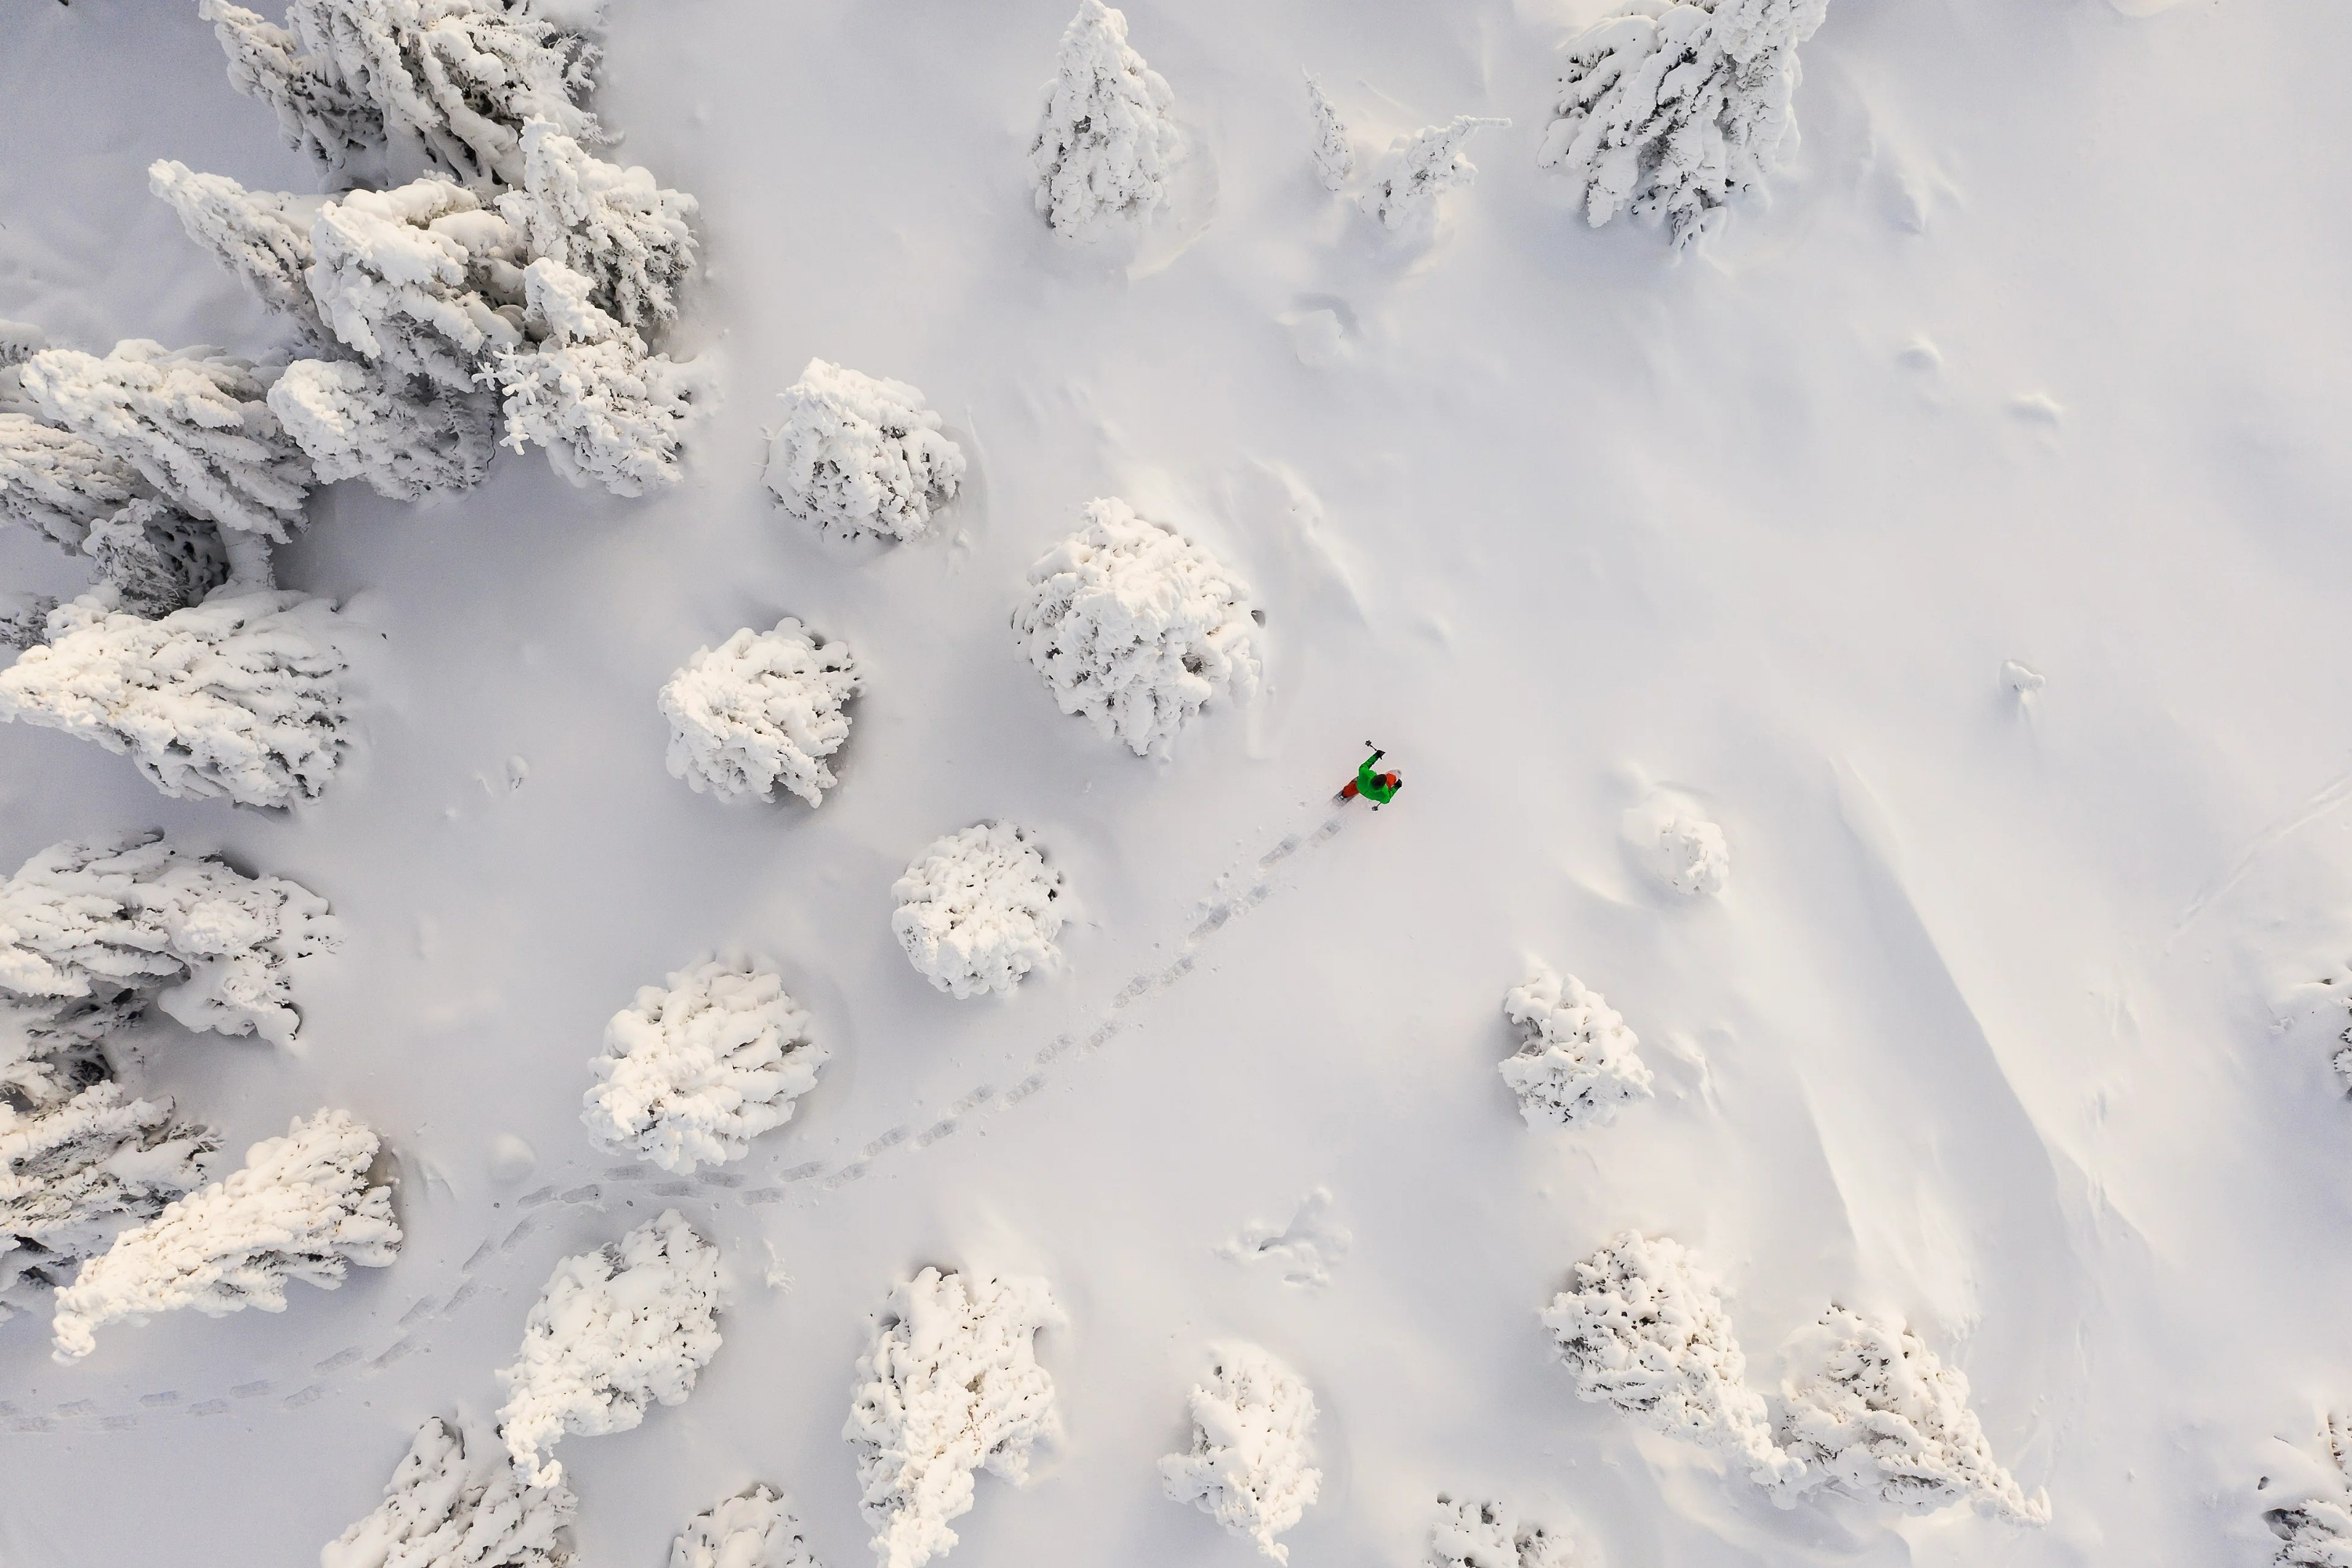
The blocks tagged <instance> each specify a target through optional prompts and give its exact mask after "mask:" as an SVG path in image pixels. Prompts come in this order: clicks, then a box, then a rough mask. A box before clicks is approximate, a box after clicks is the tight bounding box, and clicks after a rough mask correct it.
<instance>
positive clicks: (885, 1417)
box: [841, 1268, 1065, 1568]
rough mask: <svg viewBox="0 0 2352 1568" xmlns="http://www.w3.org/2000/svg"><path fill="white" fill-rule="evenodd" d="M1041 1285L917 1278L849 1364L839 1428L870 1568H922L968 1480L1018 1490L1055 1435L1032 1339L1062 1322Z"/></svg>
mask: <svg viewBox="0 0 2352 1568" xmlns="http://www.w3.org/2000/svg"><path fill="white" fill-rule="evenodd" d="M1064 1321H1065V1320H1064V1318H1063V1316H1062V1312H1061V1310H1060V1309H1059V1308H1058V1307H1056V1306H1055V1305H1054V1298H1053V1294H1052V1292H1051V1291H1049V1290H1048V1289H1046V1286H1045V1281H1044V1280H1043V1279H1024V1278H1017V1277H1016V1278H1011V1279H1003V1278H998V1277H995V1276H990V1275H982V1276H972V1275H969V1274H960V1273H948V1274H942V1273H940V1270H938V1269H936V1268H926V1269H924V1270H923V1271H922V1272H921V1273H920V1274H918V1275H916V1276H915V1277H914V1278H913V1279H909V1280H907V1281H905V1282H904V1283H902V1284H900V1285H899V1286H898V1289H896V1290H894V1291H892V1292H891V1294H890V1300H889V1303H888V1305H887V1307H885V1308H884V1310H883V1312H882V1317H881V1321H880V1322H879V1323H877V1325H876V1328H875V1331H874V1341H873V1343H872V1344H871V1345H869V1346H868V1347H867V1349H866V1353H865V1354H864V1355H862V1356H860V1357H858V1358H857V1390H856V1394H855V1395H854V1397H853V1398H852V1400H851V1403H850V1407H849V1424H848V1425H847V1426H845V1427H844V1428H843V1429H842V1434H841V1435H842V1436H843V1437H845V1439H847V1440H848V1442H849V1445H850V1447H852V1448H853V1449H854V1450H855V1451H856V1455H857V1484H858V1487H859V1489H861V1491H862V1493H863V1496H862V1498H861V1500H860V1503H859V1507H860V1508H861V1510H863V1512H864V1513H865V1515H866V1523H868V1524H870V1525H872V1526H873V1527H874V1531H875V1535H874V1541H873V1546H874V1554H875V1559H876V1562H877V1564H878V1568H921V1564H923V1563H928V1562H929V1561H930V1560H931V1559H932V1558H933V1557H936V1556H939V1555H940V1554H941V1553H943V1552H946V1551H947V1550H948V1549H949V1548H950V1547H951V1546H953V1545H954V1544H955V1543H956V1532H955V1531H953V1530H951V1529H950V1528H949V1523H950V1521H952V1520H955V1519H957V1518H960V1517H961V1516H962V1515H963V1514H965V1513H967V1512H969V1511H971V1501H972V1472H973V1471H975V1470H977V1469H979V1468H981V1467H982V1466H986V1467H987V1468H988V1470H989V1472H990V1473H991V1474H992V1475H996V1476H1000V1477H1002V1478H1003V1479H1005V1480H1008V1481H1011V1482H1013V1484H1014V1485H1016V1486H1017V1485H1020V1484H1022V1483H1023V1482H1024V1481H1026V1480H1027V1479H1028V1476H1029V1455H1030V1450H1031V1449H1032V1448H1033V1447H1035V1446H1036V1445H1037V1444H1038V1443H1040V1442H1045V1443H1048V1444H1051V1443H1054V1442H1056V1441H1058V1440H1059V1439H1060V1436H1061V1415H1060V1413H1059V1411H1058V1409H1057V1408H1056V1406H1055V1399H1054V1380H1053V1378H1052V1377H1051V1376H1049V1375H1048V1374H1047V1373H1046V1372H1045V1368H1044V1367H1042V1366H1040V1365H1038V1364H1037V1350H1036V1340H1037V1333H1038V1331H1040V1330H1042V1329H1048V1328H1055V1327H1058V1326H1060V1325H1061V1324H1062V1323H1063V1322H1064Z"/></svg>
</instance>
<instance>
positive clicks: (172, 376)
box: [19, 338, 311, 542]
mask: <svg viewBox="0 0 2352 1568" xmlns="http://www.w3.org/2000/svg"><path fill="white" fill-rule="evenodd" d="M19 374H20V375H21V376H22V377H23V382H24V387H25V390H26V392H27V393H28V394H30V395H32V396H33V397H34V398H35V399H36V400H37V402H38V403H39V404H40V406H41V412H42V414H43V415H45V416H47V418H49V419H50V420H52V421H54V422H55V423H56V424H58V425H59V426H63V427H65V428H66V429H68V430H70V431H72V432H73V433H74V434H75V435H77V436H80V437H84V438H86V439H87V440H89V442H90V443H91V444H92V445H94V446H96V447H98V448H99V449H100V450H101V451H103V452H105V453H106V454H107V455H108V456H110V457H112V458H118V459H120V460H121V461H122V462H124V463H127V464H129V465H130V466H131V468H135V469H137V470H138V472H139V476H140V477H141V478H142V479H145V480H146V481H147V483H149V484H150V485H152V486H153V487H154V488H155V489H156V490H157V491H158V492H159V493H161V494H162V495H163V498H164V499H165V500H169V501H170V502H171V503H172V504H173V506H175V507H178V508H179V509H180V510H183V511H185V512H187V513H189V514H190V515H192V516H194V517H201V518H205V519H206V520H208V521H212V522H215V523H218V524H219V525H220V526H221V527H223V528H226V529H236V530H238V531H243V532H246V533H253V534H257V535H259V536H260V537H262V538H264V539H268V540H272V541H278V542H282V541H284V540H285V539H286V537H287V536H288V534H289V532H290V531H293V530H295V529H299V528H300V527H301V526H302V521H303V517H302V508H303V504H304V502H305V501H306V500H308V499H309V497H310V484H311V474H310V459H309V458H305V457H304V456H303V455H302V449H301V448H300V447H297V446H296V445H295V444H294V442H293V440H292V438H291V437H289V436H288V435H287V434H286V432H285V430H284V429H283V428H282V427H281V426H279V425H278V416H276V415H275V414H272V413H271V412H270V411H269V405H268V402H267V401H265V400H266V398H267V397H268V392H269V384H270V382H271V381H272V380H273V379H274V378H275V375H276V373H275V372H274V371H264V370H259V369H257V368H256V367H255V366H254V365H253V364H252V363H249V362H247V361H245V360H242V359H238V358H236V356H234V355H231V354H223V353H215V351H213V350H211V349H205V348H194V349H179V350H170V349H166V348H164V347H163V344H161V343H159V342H152V341H151V340H149V339H145V338H131V339H128V340H126V341H124V342H119V343H117V344H115V345H114V349H113V352H112V353H109V354H108V355H107V356H106V357H105V358H103V359H100V358H99V357H98V356H97V355H95V354H86V353H79V352H78V351H76V350H73V349H44V350H42V351H41V352H40V353H37V354H35V355H34V356H33V357H32V358H30V359H28V360H26V362H25V363H24V365H23V367H22V369H21V371H20V372H19Z"/></svg>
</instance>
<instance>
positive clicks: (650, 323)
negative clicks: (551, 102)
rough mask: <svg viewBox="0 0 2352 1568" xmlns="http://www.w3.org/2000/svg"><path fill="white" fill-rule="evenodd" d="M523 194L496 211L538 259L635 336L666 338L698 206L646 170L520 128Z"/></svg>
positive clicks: (690, 255) (551, 131)
mask: <svg viewBox="0 0 2352 1568" xmlns="http://www.w3.org/2000/svg"><path fill="white" fill-rule="evenodd" d="M522 160H523V164H522V167H523V178H522V189H520V191H509V192H508V193H507V194H505V195H501V196H500V197H499V212H500V213H502V214H503V215H504V216H506V218H507V220H508V221H509V223H511V224H513V225H514V226H516V227H518V228H520V230H522V232H523V234H524V236H525V237H526V243H527V245H528V246H529V247H530V254H531V256H532V257H533V258H539V257H546V258H549V259H551V260H553V261H558V262H561V263H562V265H564V266H566V267H568V268H572V271H574V272H577V273H579V274H581V275H582V276H583V277H585V278H587V279H589V280H590V282H591V283H592V284H593V288H592V289H591V290H590V293H589V300H590V301H591V302H592V303H593V304H594V305H595V307H596V308H597V309H598V310H602V311H604V313H605V314H606V315H608V316H611V317H612V318H613V319H614V320H615V321H619V322H620V323H621V325H622V326H624V327H626V328H627V329H628V330H629V331H633V332H635V333H637V334H638V335H640V336H642V337H645V338H648V339H650V338H652V337H654V336H656V334H657V333H659V332H660V331H661V330H662V328H664V327H666V326H667V325H668V324H669V323H670V322H671V321H673V320H675V319H676V318H677V290H678V287H679V285H680V284H682V283H683V282H684V281H685V280H686V274H687V272H688V269H689V268H692V267H693V265H694V231H693V229H691V228H690V227H688V220H689V219H691V218H692V217H693V216H694V212H695V201H694V198H693V197H692V196H690V195H687V194H686V193H684V192H683V191H672V190H666V189H664V188H662V187H661V186H660V185H657V184H655V183H654V177H653V175H652V174H650V173H648V172H647V171H646V170H644V169H637V168H623V167H621V166H620V165H618V164H616V163H605V162H604V161H603V160H602V159H599V158H595V157H592V156H591V155H590V154H589V153H588V152H587V150H586V149H584V148H583V147H582V146H581V145H580V143H579V142H578V141H577V140H576V139H574V138H572V137H570V136H566V135H565V134H563V132H561V131H558V130H557V129H556V128H555V127H554V126H553V125H552V124H551V123H550V122H548V121H544V120H535V121H530V123H528V124H526V125H525V126H524V127H523V128H522Z"/></svg>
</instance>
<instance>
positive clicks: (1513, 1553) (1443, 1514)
mask: <svg viewBox="0 0 2352 1568" xmlns="http://www.w3.org/2000/svg"><path fill="white" fill-rule="evenodd" d="M1429 1568H1576V1542H1573V1541H1571V1540H1570V1538H1569V1537H1567V1536H1566V1535H1562V1534H1560V1533H1559V1532H1557V1531H1549V1530H1546V1529H1545V1528H1544V1527H1543V1526H1542V1525H1540V1524H1535V1523H1531V1522H1529V1521H1524V1520H1519V1519H1515V1518H1513V1517H1512V1515H1511V1512H1510V1510H1508V1509H1507V1508H1505V1507H1504V1506H1503V1505H1502V1504H1501V1503H1498V1502H1471V1501H1468V1500H1464V1501H1461V1502H1456V1501H1454V1500H1453V1499H1452V1498H1449V1497H1447V1496H1445V1495H1444V1493H1443V1492H1441V1493H1439V1494H1438V1498H1437V1521H1436V1522H1435V1523H1434V1524H1433V1525H1432V1526H1431V1527H1430V1531H1429Z"/></svg>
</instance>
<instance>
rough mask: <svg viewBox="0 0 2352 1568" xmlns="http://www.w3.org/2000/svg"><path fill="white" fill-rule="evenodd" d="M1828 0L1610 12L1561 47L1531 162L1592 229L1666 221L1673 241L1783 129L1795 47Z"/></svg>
mask: <svg viewBox="0 0 2352 1568" xmlns="http://www.w3.org/2000/svg"><path fill="white" fill-rule="evenodd" d="M1827 3H1828V0H1712V3H1697V4H1683V5H1662V6H1658V7H1654V9H1653V11H1652V13H1651V14H1650V15H1646V16H1612V17H1609V18H1607V19H1605V20H1603V21H1599V22H1595V23H1594V24H1593V25H1592V26H1590V27H1587V28H1586V29H1585V30H1584V31H1583V32H1581V33H1580V34H1579V35H1577V37H1575V38H1574V39H1573V40H1572V41H1571V42H1570V44H1569V46H1568V59H1567V63H1566V65H1565V67H1564V68H1563V69H1562V71H1561V74H1560V79H1559V91H1558V92H1557V93H1556V94H1555V96H1554V99H1553V104H1552V112H1553V115H1554V117H1555V118H1554V119H1553V120H1552V122H1551V124H1550V126H1549V128H1548V129H1547V130H1546V131H1545V132H1544V140H1543V149H1542V151H1541V152H1540V153H1538V155H1537V162H1538V163H1539V164H1540V165H1541V166H1542V167H1544V168H1547V169H1556V170H1558V171H1559V172H1560V173H1561V174H1565V175H1566V176H1567V177H1568V178H1569V179H1570V181H1572V182H1573V183H1574V184H1575V186H1576V189H1577V194H1578V195H1579V197H1580V200H1581V201H1582V203H1583V206H1584V216H1585V221H1586V222H1587V223H1589V224H1591V226H1593V227H1595V228H1598V227H1600V226H1601V225H1602V224H1604V223H1607V222H1608V221H1609V220H1610V219H1611V218H1612V217H1614V216H1616V215H1617V214H1618V213H1619V212H1621V211H1630V212H1631V213H1632V214H1633V216H1636V217H1639V218H1644V219H1647V220H1649V221H1651V222H1658V221H1660V220H1664V222H1665V223H1666V225H1667V226H1668V228H1669V230H1670V232H1671V233H1672V235H1673V237H1674V243H1675V247H1676V248H1677V249H1679V248H1680V247H1684V246H1685V245H1688V244H1690V243H1691V242H1692V241H1694V240H1696V239H1697V238H1699V237H1701V236H1703V235H1705V234H1706V232H1707V231H1708V230H1709V229H1711V228H1713V227H1715V226H1717V225H1718V224H1719V223H1720V222H1721V221H1722V219H1723V216H1724V208H1725V207H1726V205H1727V204H1728V203H1729V202H1730V201H1731V200H1732V198H1733V197H1735V196H1737V195H1740V194H1741V193H1742V192H1745V191H1748V190H1752V189H1755V188H1757V187H1759V186H1760V185H1761V184H1763V183H1764V177H1765V175H1766V174H1768V173H1769V172H1770V171H1771V169H1772V168H1773V167H1774V165H1775V164H1777V163H1779V162H1780V150H1781V143H1782V142H1783V141H1784V140H1785V139H1788V138H1790V137H1793V135H1794V134H1795V131H1796V116H1795V115H1794V114H1793V113H1792V112H1791V110H1790V99H1791V98H1792V96H1793V95H1794V93H1795V91H1796V87H1797V80H1798V77H1799V69H1798V64H1797V47H1798V46H1799V45H1801V44H1802V43H1803V42H1804V41H1805V40H1806V39H1807V38H1810V37H1812V35H1813V29H1814V28H1816V27H1818V26H1821V23H1822V12H1823V10H1824V8H1825V7H1826V5H1827Z"/></svg>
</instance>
